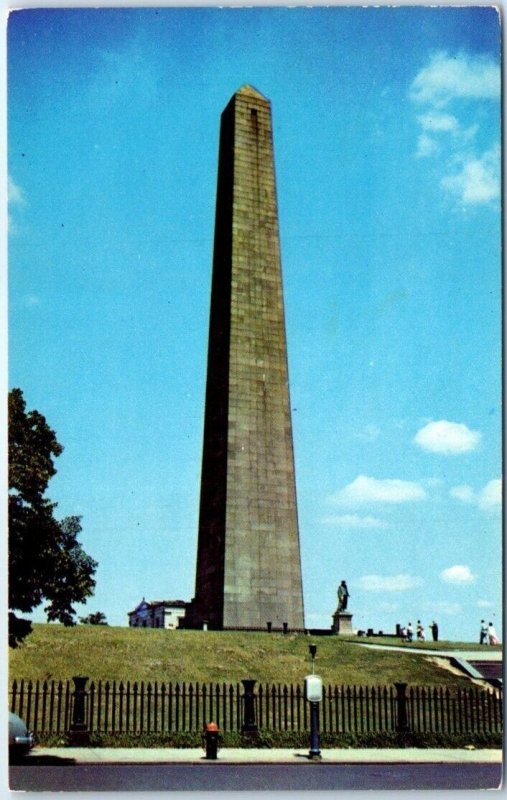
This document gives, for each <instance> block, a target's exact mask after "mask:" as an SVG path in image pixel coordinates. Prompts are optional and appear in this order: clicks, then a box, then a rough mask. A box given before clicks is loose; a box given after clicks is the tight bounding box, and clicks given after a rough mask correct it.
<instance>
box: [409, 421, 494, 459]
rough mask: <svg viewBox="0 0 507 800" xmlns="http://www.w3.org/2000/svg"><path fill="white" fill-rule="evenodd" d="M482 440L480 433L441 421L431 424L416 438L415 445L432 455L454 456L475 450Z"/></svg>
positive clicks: (453, 423)
mask: <svg viewBox="0 0 507 800" xmlns="http://www.w3.org/2000/svg"><path fill="white" fill-rule="evenodd" d="M480 438H481V434H480V433H479V431H472V430H470V428H468V427H467V426H466V425H463V424H462V423H459V422H448V421H447V420H445V419H441V420H439V421H438V422H429V423H428V424H427V425H425V426H424V428H421V430H420V431H418V432H417V434H416V436H415V437H414V442H415V444H418V445H419V447H422V449H423V450H428V451H430V452H432V453H444V454H446V455H454V454H459V453H467V452H468V451H470V450H475V448H476V447H477V445H478V443H479V441H480Z"/></svg>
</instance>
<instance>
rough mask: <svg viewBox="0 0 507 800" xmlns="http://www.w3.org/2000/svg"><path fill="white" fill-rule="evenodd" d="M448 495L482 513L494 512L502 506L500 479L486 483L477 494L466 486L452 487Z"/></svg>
mask: <svg viewBox="0 0 507 800" xmlns="http://www.w3.org/2000/svg"><path fill="white" fill-rule="evenodd" d="M449 494H450V495H451V497H454V498H455V499H456V500H460V501H461V502H462V503H470V504H471V505H475V506H478V507H479V508H481V509H482V510H483V511H496V510H497V509H499V508H501V506H502V479H501V478H494V479H493V480H491V481H488V483H487V484H486V485H485V486H484V487H483V488H482V489H480V490H479V491H478V492H476V491H475V489H473V488H472V487H471V486H468V484H463V485H460V486H453V487H452V489H451V490H450V491H449Z"/></svg>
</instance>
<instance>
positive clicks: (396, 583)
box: [356, 575, 424, 592]
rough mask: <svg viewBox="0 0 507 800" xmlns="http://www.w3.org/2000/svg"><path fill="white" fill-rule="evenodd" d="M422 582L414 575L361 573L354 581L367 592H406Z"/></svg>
mask: <svg viewBox="0 0 507 800" xmlns="http://www.w3.org/2000/svg"><path fill="white" fill-rule="evenodd" d="M423 583H424V581H423V579H422V578H419V577H416V576H415V575H391V576H385V575H363V577H362V578H359V580H358V581H357V582H356V584H357V586H359V588H361V589H364V590H365V591H367V592H406V591H408V590H409V589H415V588H417V587H418V586H422V585H423Z"/></svg>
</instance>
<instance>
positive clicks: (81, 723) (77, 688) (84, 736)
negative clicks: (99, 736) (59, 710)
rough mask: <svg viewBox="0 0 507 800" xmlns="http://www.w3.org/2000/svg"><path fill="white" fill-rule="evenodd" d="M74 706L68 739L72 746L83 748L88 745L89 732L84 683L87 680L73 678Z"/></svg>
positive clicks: (77, 677) (79, 677)
mask: <svg viewBox="0 0 507 800" xmlns="http://www.w3.org/2000/svg"><path fill="white" fill-rule="evenodd" d="M72 680H73V681H74V704H73V707H72V721H71V723H70V731H69V732H70V737H71V742H72V744H73V745H74V746H77V747H85V746H86V745H88V744H89V743H90V731H89V730H88V725H87V722H86V698H87V694H88V693H87V691H86V688H85V687H86V682H87V680H88V678H84V677H82V676H74V677H73V678H72Z"/></svg>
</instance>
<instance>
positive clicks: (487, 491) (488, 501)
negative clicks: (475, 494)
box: [479, 478, 502, 511]
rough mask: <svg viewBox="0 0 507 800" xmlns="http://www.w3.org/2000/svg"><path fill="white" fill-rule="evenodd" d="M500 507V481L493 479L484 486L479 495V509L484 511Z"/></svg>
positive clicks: (499, 479)
mask: <svg viewBox="0 0 507 800" xmlns="http://www.w3.org/2000/svg"><path fill="white" fill-rule="evenodd" d="M501 505H502V479H501V478H495V479H494V480H492V481H489V483H487V484H486V486H485V487H484V489H481V491H480V493H479V507H480V508H483V509H485V510H486V511H489V510H493V509H496V508H500V506H501Z"/></svg>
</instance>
